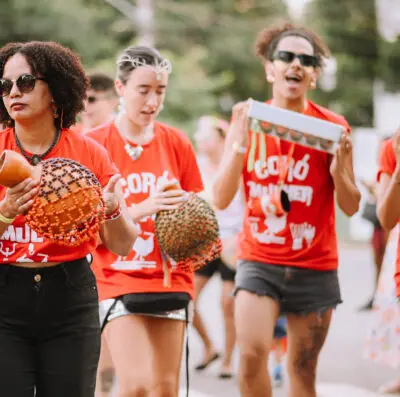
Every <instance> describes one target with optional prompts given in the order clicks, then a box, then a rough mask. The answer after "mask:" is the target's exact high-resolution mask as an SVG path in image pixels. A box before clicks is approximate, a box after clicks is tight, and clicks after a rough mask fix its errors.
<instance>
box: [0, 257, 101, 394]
mask: <svg viewBox="0 0 400 397" xmlns="http://www.w3.org/2000/svg"><path fill="white" fill-rule="evenodd" d="M99 354H100V323H99V310H98V294H97V287H96V280H95V277H94V275H93V272H92V270H91V269H90V265H89V264H88V262H87V261H86V259H80V260H77V261H73V262H67V263H63V264H60V265H58V266H55V267H48V268H42V269H27V268H20V267H14V266H10V265H5V264H1V263H0V396H1V397H33V396H35V390H36V397H93V396H94V389H95V383H96V371H97V364H98V359H99Z"/></svg>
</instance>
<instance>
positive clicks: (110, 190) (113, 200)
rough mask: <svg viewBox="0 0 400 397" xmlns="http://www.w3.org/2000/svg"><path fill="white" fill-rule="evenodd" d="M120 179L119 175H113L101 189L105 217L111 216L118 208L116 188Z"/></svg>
mask: <svg viewBox="0 0 400 397" xmlns="http://www.w3.org/2000/svg"><path fill="white" fill-rule="evenodd" d="M120 179H121V175H119V174H116V175H113V176H112V177H111V178H110V180H109V181H108V183H107V186H106V187H105V188H104V189H103V198H104V203H105V213H106V215H109V214H112V213H113V212H114V211H115V210H116V209H117V208H118V204H119V200H118V195H117V193H116V187H117V184H118V181H119V180H120Z"/></svg>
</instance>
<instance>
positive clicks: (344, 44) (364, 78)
mask: <svg viewBox="0 0 400 397" xmlns="http://www.w3.org/2000/svg"><path fill="white" fill-rule="evenodd" d="M305 18H306V22H307V25H308V26H310V28H311V29H314V30H315V31H317V32H318V33H320V34H321V36H322V37H323V38H324V39H325V41H326V43H327V45H328V46H329V48H330V50H331V52H332V54H333V56H334V57H335V58H336V60H337V64H338V70H337V86H336V88H335V89H334V90H333V91H331V92H323V91H320V90H318V91H317V92H315V93H314V94H313V98H314V99H316V100H317V101H318V102H320V103H321V104H323V105H325V106H328V107H331V108H334V109H335V110H337V111H339V112H340V113H342V114H343V115H344V116H345V117H346V118H347V120H348V121H349V123H350V124H352V125H353V126H371V125H372V123H373V84H374V81H375V78H376V74H377V65H378V60H379V54H378V41H379V36H378V31H377V25H376V13H375V0H336V1H331V0H313V1H312V2H310V3H309V5H308V6H307V9H306V13H305Z"/></svg>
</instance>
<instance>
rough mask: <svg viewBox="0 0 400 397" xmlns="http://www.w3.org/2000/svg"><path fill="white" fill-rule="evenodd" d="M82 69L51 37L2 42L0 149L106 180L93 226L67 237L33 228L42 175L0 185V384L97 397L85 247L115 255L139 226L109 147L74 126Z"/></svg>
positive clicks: (92, 285) (27, 394) (23, 396)
mask: <svg viewBox="0 0 400 397" xmlns="http://www.w3.org/2000/svg"><path fill="white" fill-rule="evenodd" d="M86 89H87V79H86V76H85V73H84V70H83V67H82V65H81V63H80V60H79V58H78V57H77V56H76V55H75V54H74V53H73V52H72V51H70V50H69V49H67V48H64V47H62V46H61V45H59V44H57V43H53V42H27V43H10V44H7V45H5V46H4V47H2V48H0V95H1V97H2V100H1V101H0V122H1V123H3V124H6V125H7V126H8V127H7V128H6V129H5V130H3V131H1V132H0V153H1V152H3V150H12V151H15V152H17V153H19V154H20V155H22V156H24V157H25V158H26V160H27V161H29V162H30V163H31V164H32V165H37V164H39V163H40V162H41V161H42V160H47V159H51V158H67V159H71V160H75V161H77V162H79V163H81V164H82V165H83V166H85V167H86V168H88V169H90V170H91V171H92V172H93V173H94V175H95V176H96V177H97V179H98V181H99V183H100V184H101V185H102V187H103V189H104V190H103V192H104V200H105V221H104V223H103V224H102V225H101V228H100V232H99V236H98V238H97V236H96V237H93V238H90V239H88V240H87V241H84V242H83V243H81V244H80V245H78V246H74V247H70V246H65V245H60V244H57V243H55V242H53V241H51V240H49V239H47V238H45V237H43V236H41V235H40V234H39V233H37V232H36V231H35V230H33V229H31V228H30V227H29V226H28V224H27V223H26V221H25V217H24V214H25V213H26V211H27V210H29V209H30V208H31V206H32V204H33V198H34V197H35V195H36V193H37V192H38V184H39V183H38V182H36V181H33V180H32V179H30V178H28V179H26V180H24V181H23V182H21V183H19V184H17V185H16V186H14V187H11V188H5V187H3V186H0V236H1V237H0V258H1V264H0V296H1V302H2V303H1V305H0V351H1V356H0V390H1V395H2V396H4V397H33V396H35V395H36V396H40V397H54V396H58V397H71V396H74V397H93V396H94V390H95V381H96V369H97V363H98V358H99V351H100V321H99V304H98V293H97V286H96V279H95V276H94V274H93V272H92V270H91V267H90V263H89V261H88V256H89V254H90V253H91V252H93V251H94V250H95V248H96V245H97V242H98V239H99V240H101V241H102V243H103V244H104V245H105V246H107V247H108V248H109V249H110V250H112V251H113V252H115V253H116V254H118V255H126V254H127V253H128V252H129V251H130V248H131V246H132V244H133V243H134V241H135V239H136V237H137V232H136V226H135V225H134V223H133V222H132V220H131V219H130V217H129V216H127V209H126V207H125V203H124V200H123V198H122V196H121V193H120V185H119V179H120V175H118V173H117V169H116V168H115V166H114V165H113V163H112V161H111V159H110V157H109V155H108V154H107V152H106V150H105V149H104V148H103V147H102V146H101V145H99V144H98V143H96V142H94V141H93V140H91V139H89V138H85V137H84V136H83V135H81V134H78V133H76V132H74V131H73V130H71V129H70V127H71V125H73V124H74V123H75V118H76V115H77V114H78V113H79V112H80V111H81V110H82V109H83V102H84V98H85V94H86Z"/></svg>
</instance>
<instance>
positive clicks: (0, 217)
mask: <svg viewBox="0 0 400 397" xmlns="http://www.w3.org/2000/svg"><path fill="white" fill-rule="evenodd" d="M14 219H15V218H7V217H6V216H4V215H2V214H0V222H3V223H5V224H6V225H11V223H13V222H14Z"/></svg>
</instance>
